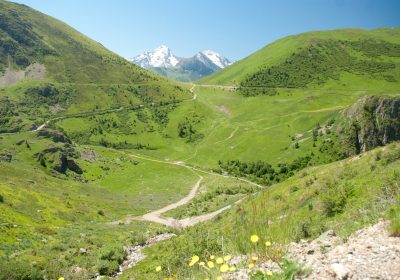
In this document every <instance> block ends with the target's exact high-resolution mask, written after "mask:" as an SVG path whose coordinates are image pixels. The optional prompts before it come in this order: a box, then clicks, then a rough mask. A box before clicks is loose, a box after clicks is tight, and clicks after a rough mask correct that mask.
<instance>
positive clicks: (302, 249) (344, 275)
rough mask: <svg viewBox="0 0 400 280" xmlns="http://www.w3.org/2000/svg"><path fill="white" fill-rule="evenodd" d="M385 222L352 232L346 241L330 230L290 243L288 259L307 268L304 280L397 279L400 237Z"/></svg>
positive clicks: (399, 265)
mask: <svg viewBox="0 0 400 280" xmlns="http://www.w3.org/2000/svg"><path fill="white" fill-rule="evenodd" d="M387 228H388V222H385V221H380V222H379V223H377V224H375V225H373V226H370V227H367V228H364V229H361V230H359V231H357V232H355V233H353V234H352V235H351V236H350V237H349V239H348V240H347V241H346V242H343V240H342V239H341V238H339V237H337V236H336V235H335V234H334V232H332V231H330V232H327V233H325V234H323V235H322V236H320V237H319V238H317V239H315V240H313V241H303V242H300V243H293V244H292V245H291V246H290V248H289V257H290V258H292V259H294V260H296V261H298V262H300V263H301V264H302V265H304V266H305V267H308V268H311V273H310V274H309V275H308V276H306V277H305V279H332V280H335V279H343V280H344V279H388V280H389V279H393V280H394V279H400V238H398V237H391V236H390V234H389V232H388V230H387Z"/></svg>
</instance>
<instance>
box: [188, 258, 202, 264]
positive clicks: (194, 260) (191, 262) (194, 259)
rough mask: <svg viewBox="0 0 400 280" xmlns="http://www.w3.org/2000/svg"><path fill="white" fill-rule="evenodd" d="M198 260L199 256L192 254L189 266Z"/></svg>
mask: <svg viewBox="0 0 400 280" xmlns="http://www.w3.org/2000/svg"><path fill="white" fill-rule="evenodd" d="M199 260H200V258H199V256H193V257H192V260H191V261H190V263H189V266H194V265H195V264H196V263H197V262H198V261H199Z"/></svg>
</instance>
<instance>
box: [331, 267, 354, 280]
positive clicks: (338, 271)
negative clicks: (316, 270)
mask: <svg viewBox="0 0 400 280" xmlns="http://www.w3.org/2000/svg"><path fill="white" fill-rule="evenodd" d="M330 268H331V271H332V274H333V276H336V277H337V278H339V279H341V280H346V279H347V278H348V277H349V274H350V271H349V270H348V269H347V268H346V267H345V266H344V265H342V264H340V263H334V264H331V266H330Z"/></svg>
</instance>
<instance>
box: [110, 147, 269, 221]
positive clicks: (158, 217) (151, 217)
mask: <svg viewBox="0 0 400 280" xmlns="http://www.w3.org/2000/svg"><path fill="white" fill-rule="evenodd" d="M130 156H131V157H135V158H138V159H143V160H148V161H153V162H158V163H164V164H170V165H179V166H182V167H183V168H187V169H189V170H190V171H192V172H193V173H195V174H196V175H197V176H198V177H199V180H198V181H197V182H196V184H195V185H194V186H193V187H192V189H191V190H190V192H189V194H188V195H187V196H185V197H184V198H182V199H181V200H179V201H178V202H175V203H172V204H169V205H167V206H165V207H163V208H161V209H158V210H155V211H152V212H150V213H147V214H144V215H143V216H139V217H128V218H126V219H123V220H118V221H114V222H112V223H111V224H113V225H118V224H129V223H131V222H132V221H149V222H154V223H159V224H162V225H166V226H168V227H172V228H184V227H189V226H193V225H195V224H197V223H200V222H205V221H208V220H210V219H212V218H214V217H215V216H217V215H218V214H220V213H222V212H224V211H225V210H228V209H229V208H231V207H232V205H234V204H236V203H238V202H239V201H240V200H239V201H236V202H235V203H233V204H230V205H227V206H225V207H223V208H221V209H218V210H216V211H214V212H211V213H207V214H203V215H199V216H194V217H189V218H185V219H181V220H178V219H174V218H172V217H162V214H164V213H166V212H168V211H170V210H172V209H175V208H178V207H180V206H183V205H186V204H188V203H189V202H190V201H191V200H192V199H193V198H194V197H195V196H196V192H197V190H198V189H199V187H200V184H201V182H202V180H203V176H201V175H200V174H199V173H198V172H202V173H205V174H210V175H214V176H221V177H224V178H235V179H237V180H240V181H243V182H247V183H249V184H252V185H254V186H257V187H258V188H263V186H261V185H259V184H256V183H254V182H251V181H249V180H247V179H243V178H237V177H232V176H228V175H221V174H218V173H212V172H209V171H206V170H202V169H199V168H196V167H193V166H189V165H186V164H185V163H184V162H182V161H164V160H159V159H155V158H151V157H148V156H141V155H136V154H130Z"/></svg>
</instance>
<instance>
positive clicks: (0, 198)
mask: <svg viewBox="0 0 400 280" xmlns="http://www.w3.org/2000/svg"><path fill="white" fill-rule="evenodd" d="M0 203H4V197H3V196H2V195H1V194H0Z"/></svg>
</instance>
